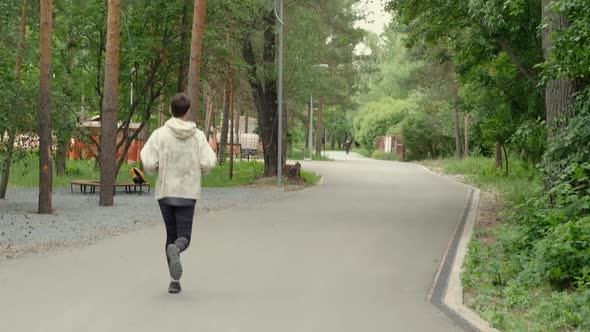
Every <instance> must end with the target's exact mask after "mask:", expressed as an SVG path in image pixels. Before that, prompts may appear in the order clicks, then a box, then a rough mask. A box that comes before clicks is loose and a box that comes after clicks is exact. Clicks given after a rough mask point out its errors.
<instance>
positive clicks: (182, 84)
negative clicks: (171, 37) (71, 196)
mask: <svg viewBox="0 0 590 332" xmlns="http://www.w3.org/2000/svg"><path fill="white" fill-rule="evenodd" d="M189 6H190V0H185V1H184V5H183V7H182V22H181V23H180V45H182V46H181V47H182V56H181V60H180V63H179V65H178V82H177V83H178V90H177V91H178V92H184V91H186V85H187V83H188V82H187V75H188V70H189V69H188V66H189V61H190V58H189V57H190V54H186V55H188V56H185V53H184V52H185V48H184V47H185V45H186V44H187V42H188V31H189V29H190V27H189V22H188V15H187V13H188V10H189Z"/></svg>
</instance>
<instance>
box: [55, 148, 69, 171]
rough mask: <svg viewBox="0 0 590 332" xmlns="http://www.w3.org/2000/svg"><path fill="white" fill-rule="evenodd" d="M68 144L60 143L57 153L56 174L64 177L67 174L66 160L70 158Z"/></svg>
mask: <svg viewBox="0 0 590 332" xmlns="http://www.w3.org/2000/svg"><path fill="white" fill-rule="evenodd" d="M68 146H69V145H68V142H59V144H58V145H57V151H56V152H55V173H56V174H57V175H64V174H65V172H66V160H67V157H68Z"/></svg>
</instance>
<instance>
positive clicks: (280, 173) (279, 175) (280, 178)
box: [275, 0, 285, 187]
mask: <svg viewBox="0 0 590 332" xmlns="http://www.w3.org/2000/svg"><path fill="white" fill-rule="evenodd" d="M276 1H277V2H278V7H279V8H278V13H276V11H277V10H276V9H277V8H276V5H277V4H276V3H275V14H276V15H277V20H278V21H279V25H280V26H279V83H278V96H277V99H278V100H277V101H278V104H279V105H278V108H279V109H278V113H279V121H278V127H279V130H278V139H277V142H278V145H279V146H278V158H277V184H278V186H279V187H280V186H281V185H282V183H283V39H284V36H283V34H284V31H283V27H284V25H285V22H284V21H283V19H284V16H283V0H276Z"/></svg>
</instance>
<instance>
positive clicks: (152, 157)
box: [140, 132, 159, 173]
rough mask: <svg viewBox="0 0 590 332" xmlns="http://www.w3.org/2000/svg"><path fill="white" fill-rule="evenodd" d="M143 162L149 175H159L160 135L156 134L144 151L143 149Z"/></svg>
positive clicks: (152, 136)
mask: <svg viewBox="0 0 590 332" xmlns="http://www.w3.org/2000/svg"><path fill="white" fill-rule="evenodd" d="M140 154H141V162H142V163H143V168H144V169H145V171H146V172H148V173H157V172H158V165H159V154H158V135H157V133H156V132H154V133H153V134H152V135H151V136H150V138H148V140H147V142H146V143H145V146H144V147H143V149H141V153H140Z"/></svg>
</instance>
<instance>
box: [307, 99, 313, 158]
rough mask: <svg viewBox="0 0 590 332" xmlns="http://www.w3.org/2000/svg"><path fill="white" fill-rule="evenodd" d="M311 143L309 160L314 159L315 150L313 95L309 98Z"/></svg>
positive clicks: (309, 144) (309, 145)
mask: <svg viewBox="0 0 590 332" xmlns="http://www.w3.org/2000/svg"><path fill="white" fill-rule="evenodd" d="M309 108H310V111H309V138H308V139H309V142H308V147H309V148H308V149H309V160H311V159H312V154H313V152H312V149H313V147H312V146H313V95H311V96H310V97H309Z"/></svg>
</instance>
